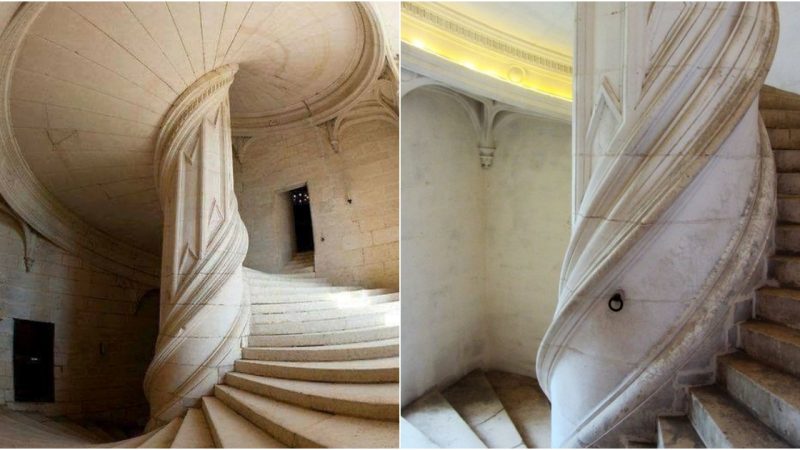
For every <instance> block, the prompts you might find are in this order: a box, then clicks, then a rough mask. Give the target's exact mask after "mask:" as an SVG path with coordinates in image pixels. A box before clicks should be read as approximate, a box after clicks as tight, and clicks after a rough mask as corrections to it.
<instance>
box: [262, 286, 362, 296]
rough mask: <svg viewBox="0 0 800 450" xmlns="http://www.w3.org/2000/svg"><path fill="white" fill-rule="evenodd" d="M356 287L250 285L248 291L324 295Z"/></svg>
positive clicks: (265, 293)
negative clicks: (273, 286)
mask: <svg viewBox="0 0 800 450" xmlns="http://www.w3.org/2000/svg"><path fill="white" fill-rule="evenodd" d="M357 289H358V288H356V287H342V286H308V287H305V286H290V287H275V288H272V287H265V286H251V287H250V292H251V293H253V294H256V295H270V296H284V295H286V296H296V295H325V294H334V293H337V292H347V291H355V290H357Z"/></svg>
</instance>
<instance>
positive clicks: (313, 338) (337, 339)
mask: <svg viewBox="0 0 800 450" xmlns="http://www.w3.org/2000/svg"><path fill="white" fill-rule="evenodd" d="M398 336H400V328H399V327H398V326H397V325H390V326H381V327H369V328H358V329H355V330H343V331H331V332H324V333H302V334H283V335H275V336H256V335H252V336H250V337H249V338H248V343H249V345H250V346H252V347H305V346H324V345H337V344H354V343H359V342H368V341H379V340H385V339H394V338H397V337H398Z"/></svg>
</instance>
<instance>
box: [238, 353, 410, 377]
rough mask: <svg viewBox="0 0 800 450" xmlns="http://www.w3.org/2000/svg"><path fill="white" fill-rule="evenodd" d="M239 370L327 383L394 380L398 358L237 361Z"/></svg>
mask: <svg viewBox="0 0 800 450" xmlns="http://www.w3.org/2000/svg"><path fill="white" fill-rule="evenodd" d="M234 370H236V372H239V373H247V374H250V375H258V376H264V377H275V378H285V379H293V380H306V381H325V382H330V383H396V382H398V381H400V380H399V378H400V375H399V372H400V359H399V358H397V357H393V358H377V359H361V360H355V361H320V362H291V361H251V360H246V359H240V360H238V361H236V363H235V365H234Z"/></svg>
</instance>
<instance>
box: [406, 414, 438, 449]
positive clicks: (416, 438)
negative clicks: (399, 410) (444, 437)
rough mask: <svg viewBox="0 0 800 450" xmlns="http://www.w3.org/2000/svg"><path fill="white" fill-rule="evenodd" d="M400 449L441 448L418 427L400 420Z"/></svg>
mask: <svg viewBox="0 0 800 450" xmlns="http://www.w3.org/2000/svg"><path fill="white" fill-rule="evenodd" d="M400 448H439V446H438V445H436V444H435V443H434V442H433V441H432V440H430V439H429V438H428V436H425V433H423V432H422V431H419V429H418V428H417V427H415V426H414V425H412V424H411V422H409V421H407V420H406V419H404V418H402V417H401V418H400Z"/></svg>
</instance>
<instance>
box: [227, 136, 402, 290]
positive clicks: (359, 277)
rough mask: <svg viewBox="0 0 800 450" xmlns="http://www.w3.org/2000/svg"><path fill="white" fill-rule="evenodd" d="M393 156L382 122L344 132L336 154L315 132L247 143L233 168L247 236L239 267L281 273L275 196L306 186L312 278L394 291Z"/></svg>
mask: <svg viewBox="0 0 800 450" xmlns="http://www.w3.org/2000/svg"><path fill="white" fill-rule="evenodd" d="M398 153H399V152H398V136H397V127H396V126H394V125H391V124H389V123H387V122H382V121H369V122H365V123H361V124H358V125H353V126H352V127H349V128H347V129H345V130H344V131H343V133H342V134H341V136H339V151H338V153H334V152H333V151H332V149H331V148H330V145H329V144H328V141H327V137H326V136H325V132H324V131H323V130H321V129H320V128H317V127H300V128H292V129H291V130H287V131H283V132H276V133H275V134H273V135H270V136H267V137H265V138H261V139H258V140H257V141H254V142H252V143H251V144H250V145H248V146H247V149H246V152H245V154H244V156H242V157H241V163H240V164H237V166H236V167H235V171H236V174H235V175H236V189H237V197H238V200H239V210H240V213H241V215H242V220H244V223H245V225H246V226H247V231H248V233H249V235H250V248H249V250H248V254H247V259H245V263H244V264H245V266H247V267H252V268H254V269H258V270H263V271H267V272H278V271H280V270H281V269H282V267H283V265H284V264H285V263H286V258H287V256H286V255H287V251H288V250H289V246H288V244H290V243H291V239H293V237H292V236H291V230H287V223H291V222H288V221H289V219H290V217H287V216H286V213H287V212H289V214H291V212H290V211H287V209H286V204H285V203H284V202H283V199H282V196H283V195H284V193H285V192H286V191H287V190H289V189H293V188H296V187H299V186H302V185H303V184H306V183H307V184H308V192H309V196H310V198H311V216H312V225H313V228H314V250H315V254H314V258H315V261H314V263H315V266H316V271H317V273H319V274H320V276H324V277H327V278H328V279H329V280H330V281H332V282H333V283H336V284H344V285H347V284H354V285H360V286H365V287H386V288H395V289H396V288H397V287H398V285H399V275H398V269H399V264H398V259H399V252H398V238H399V226H398V225H399V217H398V216H399V214H398V211H399V203H400V202H399V191H398V188H399V180H398V178H399V174H398V172H399V166H398V164H399V162H398V161H399V154H398ZM347 199H351V200H352V202H351V203H348V202H347Z"/></svg>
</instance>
